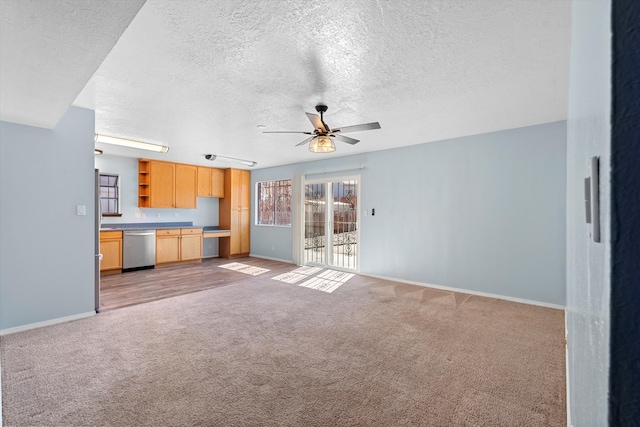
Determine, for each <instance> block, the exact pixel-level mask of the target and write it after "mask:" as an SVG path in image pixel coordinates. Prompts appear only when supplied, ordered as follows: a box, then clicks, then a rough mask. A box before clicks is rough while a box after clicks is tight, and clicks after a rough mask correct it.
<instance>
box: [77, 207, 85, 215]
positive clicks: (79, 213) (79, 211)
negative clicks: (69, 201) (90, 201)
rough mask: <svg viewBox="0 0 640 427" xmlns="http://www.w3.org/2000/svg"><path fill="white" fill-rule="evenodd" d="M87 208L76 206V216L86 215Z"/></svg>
mask: <svg viewBox="0 0 640 427" xmlns="http://www.w3.org/2000/svg"><path fill="white" fill-rule="evenodd" d="M86 214H87V207H86V206H85V205H77V206H76V215H86Z"/></svg>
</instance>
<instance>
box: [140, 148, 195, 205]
mask: <svg viewBox="0 0 640 427" xmlns="http://www.w3.org/2000/svg"><path fill="white" fill-rule="evenodd" d="M197 193H198V167H197V166H194V165H187V164H183V163H171V162H163V161H159V160H148V159H140V160H139V161H138V207H140V208H186V209H195V208H196V196H197Z"/></svg>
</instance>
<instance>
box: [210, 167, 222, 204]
mask: <svg viewBox="0 0 640 427" xmlns="http://www.w3.org/2000/svg"><path fill="white" fill-rule="evenodd" d="M211 197H217V198H219V199H223V198H224V169H218V168H211Z"/></svg>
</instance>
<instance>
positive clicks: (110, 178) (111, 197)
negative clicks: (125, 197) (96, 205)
mask: <svg viewBox="0 0 640 427" xmlns="http://www.w3.org/2000/svg"><path fill="white" fill-rule="evenodd" d="M118 190H119V189H118V175H114V174H106V173H101V174H100V212H102V215H103V216H109V215H114V214H115V215H118V214H119V213H120V206H119V205H120V203H119V197H120V193H119V191H118Z"/></svg>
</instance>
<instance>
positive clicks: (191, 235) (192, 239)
mask: <svg viewBox="0 0 640 427" xmlns="http://www.w3.org/2000/svg"><path fill="white" fill-rule="evenodd" d="M199 259H202V228H183V229H182V230H181V236H180V260H181V261H191V260H199Z"/></svg>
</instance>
